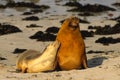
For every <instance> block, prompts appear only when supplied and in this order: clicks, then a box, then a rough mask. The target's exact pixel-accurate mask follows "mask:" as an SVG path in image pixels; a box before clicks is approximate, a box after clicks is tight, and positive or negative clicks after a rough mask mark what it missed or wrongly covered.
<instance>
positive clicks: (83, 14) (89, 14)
mask: <svg viewBox="0 0 120 80" xmlns="http://www.w3.org/2000/svg"><path fill="white" fill-rule="evenodd" d="M78 15H79V16H94V14H92V13H90V12H84V13H79V14H78Z"/></svg>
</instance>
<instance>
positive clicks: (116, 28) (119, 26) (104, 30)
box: [95, 23, 120, 35]
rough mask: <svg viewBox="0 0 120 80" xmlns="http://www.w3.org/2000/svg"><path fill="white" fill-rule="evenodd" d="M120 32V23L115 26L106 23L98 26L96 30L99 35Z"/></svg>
mask: <svg viewBox="0 0 120 80" xmlns="http://www.w3.org/2000/svg"><path fill="white" fill-rule="evenodd" d="M117 33H120V23H117V24H116V25H114V26H112V27H111V26H110V25H105V26H104V27H98V28H97V29H96V31H95V34H97V35H109V34H117Z"/></svg>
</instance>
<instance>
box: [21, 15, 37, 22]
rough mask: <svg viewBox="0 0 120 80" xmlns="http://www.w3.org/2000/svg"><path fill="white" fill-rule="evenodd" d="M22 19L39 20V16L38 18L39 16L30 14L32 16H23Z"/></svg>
mask: <svg viewBox="0 0 120 80" xmlns="http://www.w3.org/2000/svg"><path fill="white" fill-rule="evenodd" d="M22 20H27V21H38V20H39V18H38V17H37V16H30V17H26V18H23V19H22Z"/></svg>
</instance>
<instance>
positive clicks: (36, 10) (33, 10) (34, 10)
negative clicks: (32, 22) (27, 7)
mask: <svg viewBox="0 0 120 80" xmlns="http://www.w3.org/2000/svg"><path fill="white" fill-rule="evenodd" d="M30 12H33V14H36V13H39V12H43V10H41V9H32V10H31V11H30Z"/></svg>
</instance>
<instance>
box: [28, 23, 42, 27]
mask: <svg viewBox="0 0 120 80" xmlns="http://www.w3.org/2000/svg"><path fill="white" fill-rule="evenodd" d="M26 27H27V28H37V27H43V26H39V25H36V24H30V25H28V26H26Z"/></svg>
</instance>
